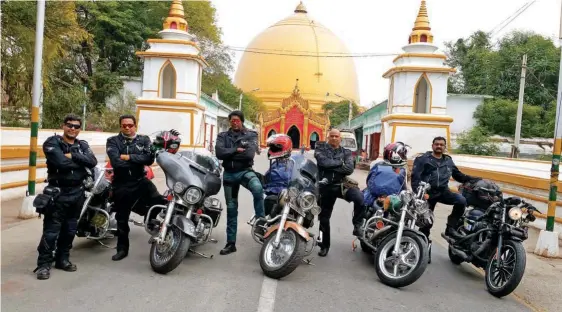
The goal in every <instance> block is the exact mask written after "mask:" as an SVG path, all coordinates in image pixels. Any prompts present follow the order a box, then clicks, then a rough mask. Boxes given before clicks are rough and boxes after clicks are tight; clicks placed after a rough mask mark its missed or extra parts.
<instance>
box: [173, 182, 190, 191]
mask: <svg viewBox="0 0 562 312" xmlns="http://www.w3.org/2000/svg"><path fill="white" fill-rule="evenodd" d="M186 188H187V185H185V184H183V183H181V182H176V183H175V184H174V193H178V194H181V193H183V191H185V189H186Z"/></svg>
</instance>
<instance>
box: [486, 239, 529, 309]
mask: <svg viewBox="0 0 562 312" xmlns="http://www.w3.org/2000/svg"><path fill="white" fill-rule="evenodd" d="M504 242H505V244H504V245H503V247H502V254H501V256H499V257H498V255H497V254H496V253H497V249H496V252H494V253H493V254H492V256H490V259H489V260H488V264H487V265H486V287H487V288H488V292H489V293H490V294H492V296H495V297H498V298H501V297H504V296H507V295H509V294H510V293H511V292H513V291H514V290H515V288H517V286H518V285H519V283H520V282H521V279H522V278H523V274H524V273H525V266H526V263H527V255H526V254H525V248H523V244H521V243H520V242H514V241H511V240H506V241H504ZM498 258H500V261H499V263H498Z"/></svg>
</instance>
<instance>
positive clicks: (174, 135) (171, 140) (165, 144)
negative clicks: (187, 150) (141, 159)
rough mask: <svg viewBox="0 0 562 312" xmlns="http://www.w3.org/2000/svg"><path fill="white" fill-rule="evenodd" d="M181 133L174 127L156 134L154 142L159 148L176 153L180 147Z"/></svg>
mask: <svg viewBox="0 0 562 312" xmlns="http://www.w3.org/2000/svg"><path fill="white" fill-rule="evenodd" d="M179 135H180V133H179V132H178V131H176V130H174V129H172V130H170V131H162V132H160V133H158V134H157V135H156V138H155V139H154V142H153V143H152V144H153V145H154V147H156V148H157V149H164V150H165V151H166V152H168V153H172V154H175V153H177V151H178V150H179V149H180V143H181V139H180V137H179Z"/></svg>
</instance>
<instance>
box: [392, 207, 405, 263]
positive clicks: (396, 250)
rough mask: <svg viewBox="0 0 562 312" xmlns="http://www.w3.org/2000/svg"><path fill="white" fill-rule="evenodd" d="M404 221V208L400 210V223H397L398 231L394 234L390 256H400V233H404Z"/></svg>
mask: <svg viewBox="0 0 562 312" xmlns="http://www.w3.org/2000/svg"><path fill="white" fill-rule="evenodd" d="M405 219H406V207H403V208H402V214H401V215H400V221H399V222H398V231H397V232H396V243H394V250H393V251H392V254H393V255H395V256H397V255H399V254H400V243H401V241H402V233H403V232H404V226H405V222H404V220H405Z"/></svg>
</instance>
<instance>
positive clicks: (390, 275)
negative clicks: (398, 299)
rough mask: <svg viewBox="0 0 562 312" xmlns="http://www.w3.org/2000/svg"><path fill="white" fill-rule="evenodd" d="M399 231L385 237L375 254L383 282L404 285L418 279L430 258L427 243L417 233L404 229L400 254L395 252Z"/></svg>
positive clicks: (395, 285) (378, 273) (391, 285)
mask: <svg viewBox="0 0 562 312" xmlns="http://www.w3.org/2000/svg"><path fill="white" fill-rule="evenodd" d="M396 234H397V232H394V233H391V234H389V235H388V236H387V237H385V238H384V239H383V241H382V242H381V243H380V245H379V247H378V248H377V252H376V254H375V270H376V272H377V275H378V277H379V279H380V280H381V282H382V283H383V284H385V285H388V286H390V287H395V288H398V287H404V286H408V285H410V284H412V283H414V282H415V281H417V280H418V279H419V278H420V277H421V276H422V274H423V272H424V271H425V268H426V267H427V263H428V260H429V254H428V247H427V244H426V243H425V242H424V241H423V240H422V239H421V238H420V237H419V236H418V235H416V234H415V233H413V232H410V231H404V232H403V233H402V242H401V244H400V251H399V254H398V255H394V254H393V250H394V244H395V243H396Z"/></svg>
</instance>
